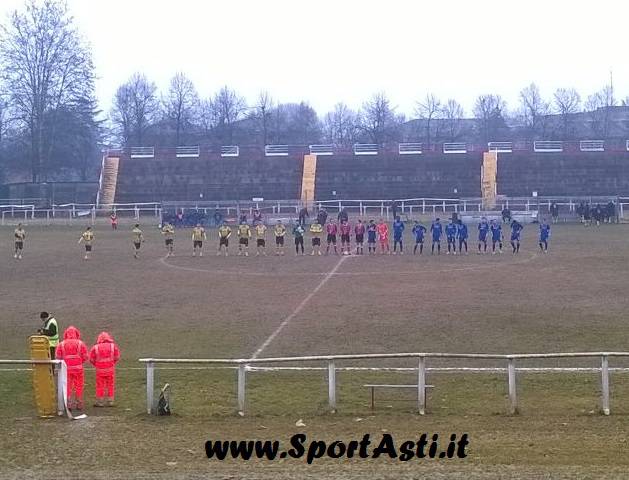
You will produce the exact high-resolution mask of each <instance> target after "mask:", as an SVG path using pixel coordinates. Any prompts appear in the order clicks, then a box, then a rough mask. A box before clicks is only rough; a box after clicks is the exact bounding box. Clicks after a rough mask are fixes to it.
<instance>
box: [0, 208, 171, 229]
mask: <svg viewBox="0 0 629 480" xmlns="http://www.w3.org/2000/svg"><path fill="white" fill-rule="evenodd" d="M112 211H113V212H116V213H117V214H118V215H119V216H121V217H122V218H127V217H131V218H133V219H134V220H140V218H141V217H152V218H156V219H159V218H161V215H162V207H161V204H160V203H117V204H112V205H100V206H99V207H96V205H95V204H79V203H70V204H64V205H53V206H51V207H50V208H35V206H34V205H0V225H3V226H4V225H13V224H15V223H18V222H28V221H30V222H33V223H44V224H45V225H52V224H53V223H59V222H61V223H64V224H72V223H73V222H74V221H82V222H87V223H90V224H92V225H94V224H95V223H96V219H97V218H99V217H102V218H105V217H107V218H108V217H109V215H110V214H111V212H112Z"/></svg>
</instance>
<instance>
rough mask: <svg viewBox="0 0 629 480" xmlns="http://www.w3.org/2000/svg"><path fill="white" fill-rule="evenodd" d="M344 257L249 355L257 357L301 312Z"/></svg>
mask: <svg viewBox="0 0 629 480" xmlns="http://www.w3.org/2000/svg"><path fill="white" fill-rule="evenodd" d="M346 258H348V257H346V256H342V257H341V258H340V260H339V261H338V262H337V263H336V265H335V266H334V268H333V269H332V270H330V271H329V272H328V273H327V274H326V275H325V277H323V279H321V281H320V282H319V284H318V285H317V286H316V287H315V288H314V290H313V291H312V292H310V293H309V294H308V296H307V297H306V298H304V299H303V300H302V301H301V303H300V304H299V305H297V308H295V310H293V311H292V313H291V314H290V315H288V316H287V317H286V318H285V319H284V320H282V323H280V325H279V327H277V328H276V329H275V331H274V332H273V333H272V334H271V335H270V336H269V338H267V339H266V340H265V341H264V343H263V344H262V345H261V346H260V348H258V349H257V350H256V351H255V353H254V354H253V355H252V356H251V358H258V355H260V354H261V353H262V352H263V351H264V350H265V349H266V347H268V346H269V345H270V344H271V342H272V341H273V340H274V339H275V337H277V335H278V334H279V333H280V332H281V331H282V329H283V328H284V327H285V326H286V325H288V324H289V323H290V321H291V320H292V319H293V318H295V317H296V316H297V315H298V314H299V312H301V311H302V310H303V308H304V307H305V306H306V304H307V303H308V302H309V301H310V300H311V299H312V297H314V296H315V295H316V294H317V292H318V291H319V290H321V288H322V287H323V286H324V285H325V284H326V283H327V282H328V280H330V278H332V277H333V276H334V274H335V273H336V271H337V270H338V269H339V267H340V266H341V264H342V263H343V262H344V261H345V259H346Z"/></svg>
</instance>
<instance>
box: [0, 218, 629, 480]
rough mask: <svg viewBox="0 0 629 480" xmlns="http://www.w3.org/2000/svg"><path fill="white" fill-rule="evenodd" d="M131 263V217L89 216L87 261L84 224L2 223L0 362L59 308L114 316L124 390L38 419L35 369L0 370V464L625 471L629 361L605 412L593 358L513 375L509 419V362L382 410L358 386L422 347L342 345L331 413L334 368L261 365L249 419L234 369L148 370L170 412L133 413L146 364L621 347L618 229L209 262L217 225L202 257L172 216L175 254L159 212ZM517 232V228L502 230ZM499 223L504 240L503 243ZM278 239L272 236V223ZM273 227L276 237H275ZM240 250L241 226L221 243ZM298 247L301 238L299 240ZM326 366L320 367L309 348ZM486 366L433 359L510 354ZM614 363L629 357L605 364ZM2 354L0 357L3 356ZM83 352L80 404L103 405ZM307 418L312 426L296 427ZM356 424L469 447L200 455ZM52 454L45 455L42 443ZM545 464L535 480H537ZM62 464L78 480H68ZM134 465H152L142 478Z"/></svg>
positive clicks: (124, 468)
mask: <svg viewBox="0 0 629 480" xmlns="http://www.w3.org/2000/svg"><path fill="white" fill-rule="evenodd" d="M143 229H144V234H145V237H146V242H145V243H144V244H143V246H142V249H141V253H140V258H139V259H134V258H133V252H132V240H131V233H130V225H124V224H123V225H120V226H119V229H118V230H117V231H112V230H110V229H109V227H108V226H105V225H98V226H97V227H96V228H95V233H96V240H95V243H94V251H93V256H92V259H91V260H89V261H84V260H83V247H82V246H80V245H77V241H78V238H79V236H80V234H81V229H80V228H76V227H65V226H64V227H41V226H27V235H28V237H27V241H26V244H25V251H24V258H23V259H22V260H14V259H13V257H12V248H13V241H12V230H13V227H1V228H0V252H4V258H3V259H2V260H1V261H0V279H1V280H0V282H1V284H0V285H1V286H0V307H1V309H0V311H1V314H0V339H1V341H0V342H1V343H0V352H1V353H0V357H2V358H14V359H18V358H27V356H28V351H27V338H28V336H29V335H32V334H34V333H35V332H36V330H37V328H39V327H40V324H41V322H40V320H39V312H40V311H42V310H46V311H49V312H52V313H53V314H54V315H55V317H56V318H57V320H58V321H59V325H60V328H61V330H62V331H63V329H64V328H65V327H67V326H69V325H74V326H76V327H78V328H79V329H80V330H81V333H82V338H83V339H84V340H85V342H86V343H87V344H88V347H89V346H90V345H91V344H93V342H94V341H95V339H96V336H97V334H98V333H99V332H100V331H102V330H106V331H109V332H110V333H111V334H112V335H113V336H114V338H115V339H116V341H117V342H118V344H119V345H120V349H121V354H122V359H121V361H120V363H119V364H118V371H117V394H116V396H117V398H116V401H117V405H116V407H115V408H113V409H95V408H92V407H87V409H86V413H87V414H88V418H87V419H85V420H82V421H76V422H70V421H68V420H66V419H61V418H59V419H49V420H42V419H38V418H37V417H36V412H35V409H34V406H33V400H32V388H31V383H30V381H31V379H30V373H29V372H28V371H23V370H19V369H18V370H10V369H5V370H2V371H0V407H1V408H0V423H1V424H2V426H3V428H2V433H0V449H1V450H2V452H3V455H1V456H0V478H5V477H6V478H31V477H32V478H39V476H41V475H45V476H46V477H51V476H54V475H55V474H59V475H66V476H67V475H75V476H76V477H77V478H132V477H133V476H136V477H142V476H143V475H144V476H146V478H184V477H185V478H189V477H191V476H193V475H199V478H214V476H215V477H216V478H240V477H245V478H297V477H300V478H301V477H307V478H418V477H422V476H430V477H433V478H531V477H536V478H537V477H540V478H593V477H595V478H627V476H628V475H629V455H627V454H628V453H629V446H628V444H627V438H626V437H627V432H628V431H629V428H628V427H627V422H628V421H629V372H626V373H625V372H622V371H614V372H612V374H611V411H612V415H611V416H609V417H605V416H602V415H600V414H599V407H600V405H599V397H600V373H598V372H578V373H577V372H573V373H567V372H561V373H559V372H553V373H519V374H518V389H519V403H520V413H519V415H515V416H509V415H507V413H506V412H507V408H508V395H507V380H506V373H504V372H493V373H491V372H482V373H472V372H452V371H451V372H429V373H428V383H430V384H431V385H434V389H432V390H431V392H430V393H429V397H428V412H427V415H425V416H419V415H417V413H416V401H415V399H414V397H413V392H412V391H401V392H391V391H383V392H381V393H379V395H381V397H382V398H379V399H378V401H377V402H376V405H375V408H374V409H373V410H372V408H371V404H370V394H369V391H368V389H366V388H364V387H363V385H364V384H368V383H383V384H389V383H391V384H408V383H413V382H416V380H417V377H416V373H413V372H405V371H383V370H375V368H379V367H407V368H412V367H416V366H417V365H416V362H415V361H414V360H397V361H392V360H386V361H385V360H371V361H369V362H357V361H347V362H344V363H339V364H337V367H341V368H342V367H353V366H356V367H364V368H367V367H370V368H374V370H366V369H363V370H340V371H339V372H338V373H337V382H338V387H337V388H338V393H337V395H338V400H337V403H338V411H337V412H336V413H335V414H331V413H329V412H328V411H327V380H326V377H325V375H326V372H325V371H321V370H306V371H295V370H291V371H284V370H282V371H254V372H250V373H249V374H248V378H247V414H246V415H245V416H244V417H241V416H238V415H237V413H236V410H237V409H236V403H237V402H236V372H235V371H234V370H232V369H225V368H222V369H216V368H199V367H197V368H194V369H192V368H189V369H181V368H175V367H174V366H172V365H169V366H167V367H165V368H159V367H158V369H157V371H156V379H155V380H156V386H158V385H159V386H161V385H163V384H164V383H166V382H168V383H170V384H171V386H172V392H173V399H172V408H173V413H174V415H172V416H170V417H150V416H148V415H146V413H145V371H144V368H143V365H142V364H140V363H139V362H138V359H139V358H143V357H154V358H250V357H252V356H256V357H259V358H264V357H279V356H303V355H326V354H354V353H356V354H358V353H396V352H449V353H499V354H509V353H548V352H586V351H627V350H629V348H628V345H629V328H628V322H627V312H628V311H629V295H628V294H629V287H628V286H627V281H628V279H629V277H628V272H629V269H628V267H629V262H628V259H629V242H628V241H627V238H628V236H629V225H602V226H601V227H600V228H597V227H589V228H584V227H583V226H580V225H557V226H553V234H552V238H551V242H550V247H549V253H548V254H542V253H540V252H539V248H538V247H537V226H535V225H527V226H526V228H525V229H524V232H523V242H522V249H521V252H520V253H519V254H518V255H512V254H511V250H510V246H509V245H508V242H507V245H505V249H504V251H505V253H503V254H502V255H477V254H476V243H475V234H474V228H470V232H471V235H470V236H471V239H470V240H471V241H470V244H469V247H470V254H469V255H467V256H465V255H463V256H459V255H457V256H453V255H445V254H444V250H443V247H442V254H441V255H439V256H437V255H434V256H432V255H430V251H429V250H430V248H429V244H427V245H426V247H427V248H425V251H424V255H422V256H414V255H412V246H413V242H412V238H411V235H410V232H409V230H410V228H407V234H408V235H407V236H406V237H405V255H403V256H400V255H396V256H393V255H376V256H369V255H363V256H354V255H352V256H350V257H343V256H335V255H330V256H321V257H318V256H316V257H311V256H309V255H307V256H304V257H302V256H298V257H296V256H295V255H294V247H293V245H292V237H290V235H288V236H287V240H288V241H287V246H286V253H285V255H284V256H281V257H278V256H275V255H274V246H273V245H271V246H270V248H269V249H268V256H260V257H256V256H255V246H254V245H253V244H254V242H251V243H252V246H251V248H250V254H249V257H239V256H236V255H235V253H236V248H235V245H233V246H230V247H231V249H230V256H229V257H222V256H221V257H217V256H216V246H217V243H218V242H217V240H216V238H215V237H216V233H215V231H208V238H209V239H210V240H209V241H208V242H206V245H205V250H204V256H203V257H202V258H198V257H195V258H193V257H192V255H191V253H192V250H191V247H192V245H191V240H190V232H189V230H178V231H177V235H176V240H175V256H174V257H170V258H166V257H165V254H166V251H165V248H164V242H163V239H162V236H161V234H160V233H159V230H158V229H157V228H156V227H155V226H148V225H144V226H143ZM505 233H506V234H507V232H505ZM507 238H508V237H507ZM269 239H270V236H269ZM269 239H267V243H268V244H272V243H273V242H270V241H269ZM232 243H233V244H235V243H236V242H232ZM306 251H307V253H309V251H310V248H309V240H308V238H307V240H306ZM316 366H324V364H318V365H316ZM505 366H506V364H504V363H500V362H496V361H491V360H485V361H474V362H471V361H469V360H465V361H464V360H458V361H454V360H451V361H445V360H442V361H436V360H429V364H428V367H505ZM519 366H535V367H560V366H561V367H566V366H569V367H598V366H600V361H599V360H598V359H581V360H578V359H572V360H563V361H561V362H559V361H556V360H547V361H543V360H538V361H535V362H532V361H528V362H522V364H521V365H519ZM610 366H611V367H624V366H629V360H627V361H623V360H622V359H612V360H611V361H610ZM0 368H3V367H2V366H0ZM93 390H94V373H93V369H92V368H91V367H87V368H86V397H85V399H86V405H88V406H89V405H91V404H92V403H93V400H94V391H93ZM300 419H301V420H302V421H303V423H304V424H305V426H304V427H298V426H296V425H295V423H296V422H297V421H298V420H300ZM302 431H303V432H305V433H306V434H307V435H308V436H309V437H311V438H313V439H315V438H316V439H322V440H326V441H332V440H334V439H347V440H350V439H354V438H358V439H360V438H361V437H362V436H363V435H364V434H366V433H371V434H372V435H380V436H381V435H382V434H383V433H384V432H388V433H390V434H392V435H394V436H395V438H396V439H402V440H404V439H413V438H416V437H417V436H418V435H420V434H421V433H424V432H427V433H429V434H432V433H434V432H439V433H442V434H443V435H444V436H447V435H449V434H450V433H454V432H459V433H468V435H469V438H470V444H469V448H468V457H467V458H465V459H463V460H460V459H451V460H418V459H415V460H412V461H410V462H399V461H396V460H393V459H390V460H386V461H385V460H383V459H380V460H374V459H371V460H359V459H351V460H344V461H339V460H331V459H321V460H319V461H318V462H315V463H314V464H313V465H307V464H305V462H304V461H303V460H295V459H282V460H278V461H273V462H271V461H266V460H255V461H254V460H251V461H248V462H247V461H242V460H228V461H224V462H220V461H217V460H208V459H207V458H206V457H205V451H204V442H205V441H206V440H210V439H213V440H215V439H222V440H232V439H233V440H245V439H247V440H248V439H277V440H280V441H286V440H287V439H288V438H290V437H291V436H292V435H294V434H295V433H298V432H302ZM52 452H54V458H52V457H51V453H52ZM544 475H546V477H544ZM72 478H73V477H72ZM142 478H143V477H142Z"/></svg>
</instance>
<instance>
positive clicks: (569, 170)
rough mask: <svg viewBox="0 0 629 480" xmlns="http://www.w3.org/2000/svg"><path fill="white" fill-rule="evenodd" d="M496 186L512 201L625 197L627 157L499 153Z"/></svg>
mask: <svg viewBox="0 0 629 480" xmlns="http://www.w3.org/2000/svg"><path fill="white" fill-rule="evenodd" d="M497 184H498V193H499V194H500V195H507V196H513V197H518V196H530V195H531V193H532V192H537V193H538V195H541V196H553V195H554V196H588V195H593V196H597V195H626V194H627V193H629V153H628V152H609V153H589V152H570V153H533V152H513V153H499V154H498V172H497Z"/></svg>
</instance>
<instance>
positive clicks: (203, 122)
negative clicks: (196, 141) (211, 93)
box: [199, 98, 216, 141]
mask: <svg viewBox="0 0 629 480" xmlns="http://www.w3.org/2000/svg"><path fill="white" fill-rule="evenodd" d="M199 123H200V127H201V128H202V130H203V136H204V138H205V140H206V141H209V140H210V137H211V135H212V129H213V128H214V127H215V126H216V118H215V117H214V107H213V105H212V99H211V98H204V99H203V100H201V101H200V102H199Z"/></svg>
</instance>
